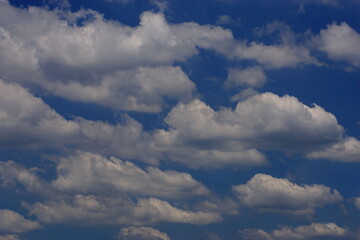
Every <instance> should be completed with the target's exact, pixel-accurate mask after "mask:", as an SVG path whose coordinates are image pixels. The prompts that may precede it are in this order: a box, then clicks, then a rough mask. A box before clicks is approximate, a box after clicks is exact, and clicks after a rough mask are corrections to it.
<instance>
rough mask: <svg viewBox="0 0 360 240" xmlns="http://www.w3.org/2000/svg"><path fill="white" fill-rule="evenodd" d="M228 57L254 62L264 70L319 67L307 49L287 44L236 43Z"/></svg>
mask: <svg viewBox="0 0 360 240" xmlns="http://www.w3.org/2000/svg"><path fill="white" fill-rule="evenodd" d="M227 55H228V56H230V57H234V58H237V59H247V60H254V61H256V62H257V63H260V64H263V65H264V66H265V67H266V68H275V69H276V68H284V67H297V66H299V65H304V64H314V65H320V63H319V62H318V61H317V60H316V59H315V58H314V57H312V56H311V55H310V51H309V49H307V48H306V47H303V46H295V45H289V44H279V45H265V44H263V43H259V42H250V43H246V42H238V43H237V44H236V45H235V46H234V48H233V49H231V51H229V52H228V53H227Z"/></svg>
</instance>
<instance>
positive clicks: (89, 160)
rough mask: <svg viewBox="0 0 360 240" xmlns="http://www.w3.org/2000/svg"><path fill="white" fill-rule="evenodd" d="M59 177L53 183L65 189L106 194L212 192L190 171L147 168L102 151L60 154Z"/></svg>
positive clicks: (167, 195) (180, 195) (188, 194)
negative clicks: (194, 177)
mask: <svg viewBox="0 0 360 240" xmlns="http://www.w3.org/2000/svg"><path fill="white" fill-rule="evenodd" d="M56 162H57V173H58V176H57V178H56V179H55V180H54V181H53V182H52V185H53V186H54V187H55V188H56V189H58V190H61V191H70V192H77V193H92V194H101V195H104V194H105V195H106V194H108V193H111V192H118V193H127V194H130V195H136V196H139V195H140V196H157V197H165V198H188V197H194V196H203V195H207V194H209V191H208V190H207V189H206V187H205V186H203V185H202V184H201V183H199V182H197V181H196V180H195V179H193V178H192V177H191V175H190V174H187V173H182V172H177V171H162V170H160V169H158V168H154V167H148V168H147V169H146V170H143V169H141V168H139V167H137V166H136V165H134V164H133V163H131V162H128V161H122V160H120V159H117V158H114V157H111V158H110V159H107V158H105V157H102V156H101V155H98V154H92V153H87V152H77V154H75V155H72V156H67V157H60V158H57V160H56Z"/></svg>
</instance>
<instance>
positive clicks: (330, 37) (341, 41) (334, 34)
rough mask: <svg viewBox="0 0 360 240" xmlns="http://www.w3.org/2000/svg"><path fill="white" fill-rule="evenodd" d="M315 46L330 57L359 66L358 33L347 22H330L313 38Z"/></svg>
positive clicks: (359, 36) (359, 44) (359, 48)
mask: <svg viewBox="0 0 360 240" xmlns="http://www.w3.org/2000/svg"><path fill="white" fill-rule="evenodd" d="M314 41H315V43H316V46H317V47H318V49H320V50H321V51H323V52H325V53H326V54H327V55H328V57H329V58H330V59H333V60H338V61H345V62H348V63H350V64H351V65H353V66H355V67H360V47H359V46H360V34H359V33H358V32H356V31H355V30H354V29H353V28H351V27H350V26H349V25H348V24H347V23H344V22H343V23H340V24H337V23H332V24H329V25H328V26H327V28H326V29H323V30H321V31H320V34H319V35H318V36H316V37H315V38H314Z"/></svg>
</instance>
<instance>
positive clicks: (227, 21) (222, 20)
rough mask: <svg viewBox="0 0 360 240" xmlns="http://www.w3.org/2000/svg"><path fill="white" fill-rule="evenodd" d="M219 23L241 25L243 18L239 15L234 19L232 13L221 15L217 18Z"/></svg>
mask: <svg viewBox="0 0 360 240" xmlns="http://www.w3.org/2000/svg"><path fill="white" fill-rule="evenodd" d="M216 24H217V25H235V26H240V25H241V19H240V18H239V17H238V18H236V19H233V18H232V17H231V16H230V15H225V14H224V15H219V16H218V17H217V19H216Z"/></svg>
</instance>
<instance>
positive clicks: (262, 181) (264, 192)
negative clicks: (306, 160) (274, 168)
mask: <svg viewBox="0 0 360 240" xmlns="http://www.w3.org/2000/svg"><path fill="white" fill-rule="evenodd" d="M233 192H234V194H235V195H236V196H237V197H238V199H239V200H240V201H241V203H243V204H244V205H246V206H249V207H255V208H260V209H265V210H270V211H279V212H284V213H289V214H311V213H313V212H314V210H315V208H316V207H322V206H324V205H326V204H331V203H336V202H340V201H342V197H341V195H340V194H339V192H338V191H337V190H332V189H330V188H329V187H326V186H324V185H317V184H314V185H302V186H300V185H297V184H294V183H292V182H290V181H289V180H287V179H281V178H274V177H272V176H269V175H266V174H256V175H255V176H254V177H252V178H251V179H250V180H249V181H248V182H247V183H246V184H241V185H237V186H234V187H233Z"/></svg>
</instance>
